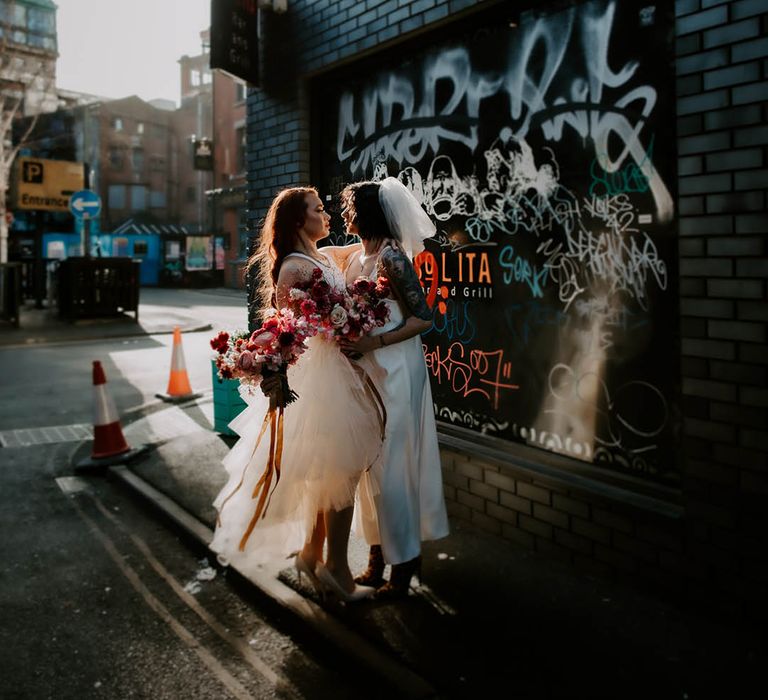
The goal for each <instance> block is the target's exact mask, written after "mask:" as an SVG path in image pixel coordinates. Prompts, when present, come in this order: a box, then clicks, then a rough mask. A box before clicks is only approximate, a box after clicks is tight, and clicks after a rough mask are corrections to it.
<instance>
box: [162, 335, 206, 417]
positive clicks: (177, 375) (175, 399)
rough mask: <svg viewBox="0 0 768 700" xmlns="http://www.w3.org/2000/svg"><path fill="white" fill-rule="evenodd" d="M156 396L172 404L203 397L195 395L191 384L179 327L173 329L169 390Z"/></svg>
mask: <svg viewBox="0 0 768 700" xmlns="http://www.w3.org/2000/svg"><path fill="white" fill-rule="evenodd" d="M155 396H157V398H159V399H162V400H163V401H170V402H171V403H180V402H182V401H188V400H189V399H196V398H197V397H198V396H202V394H196V393H194V392H193V391H192V387H191V385H190V383H189V376H188V375H187V365H186V363H185V362H184V349H183V348H182V347H181V329H180V328H179V327H178V326H176V327H175V328H174V329H173V352H172V354H171V376H170V377H169V379H168V388H167V389H166V393H165V394H155Z"/></svg>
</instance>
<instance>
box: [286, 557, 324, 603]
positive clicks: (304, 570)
mask: <svg viewBox="0 0 768 700" xmlns="http://www.w3.org/2000/svg"><path fill="white" fill-rule="evenodd" d="M293 563H294V566H295V567H296V575H297V576H298V577H299V585H301V576H302V574H304V575H305V576H306V577H307V578H308V579H309V581H310V583H311V584H312V586H313V587H314V589H315V591H316V592H317V594H318V595H319V596H320V598H323V597H324V595H325V588H324V587H323V584H322V583H321V582H320V580H319V579H318V578H317V575H316V574H315V572H314V571H313V570H312V567H311V566H310V565H309V564H307V562H306V561H304V558H303V557H302V556H301V552H299V554H297V555H296V559H294V562H293ZM317 566H322V565H321V564H317Z"/></svg>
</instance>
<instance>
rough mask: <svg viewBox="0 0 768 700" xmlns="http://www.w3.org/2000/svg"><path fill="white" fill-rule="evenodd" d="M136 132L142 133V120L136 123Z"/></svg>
mask: <svg viewBox="0 0 768 700" xmlns="http://www.w3.org/2000/svg"><path fill="white" fill-rule="evenodd" d="M136 133H137V134H143V133H144V122H138V123H137V124H136Z"/></svg>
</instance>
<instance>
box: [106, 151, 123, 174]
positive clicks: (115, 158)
mask: <svg viewBox="0 0 768 700" xmlns="http://www.w3.org/2000/svg"><path fill="white" fill-rule="evenodd" d="M124 155H125V153H124V150H123V148H122V147H121V146H110V147H109V165H110V167H112V168H113V169H114V170H121V169H122V167H123V156H124Z"/></svg>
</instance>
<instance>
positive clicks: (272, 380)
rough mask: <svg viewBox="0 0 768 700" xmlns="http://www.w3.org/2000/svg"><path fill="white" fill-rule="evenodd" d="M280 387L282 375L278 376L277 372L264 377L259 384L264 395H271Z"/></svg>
mask: <svg viewBox="0 0 768 700" xmlns="http://www.w3.org/2000/svg"><path fill="white" fill-rule="evenodd" d="M279 387H280V377H278V376H277V375H276V374H272V375H270V376H268V377H264V378H263V379H262V380H261V384H259V388H260V389H261V393H262V394H264V396H269V397H271V396H272V394H274V393H275V392H276V390H277V389H278V388H279Z"/></svg>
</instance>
